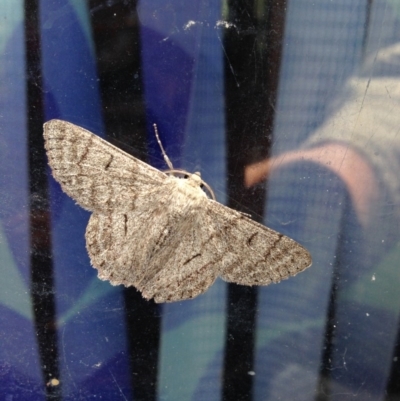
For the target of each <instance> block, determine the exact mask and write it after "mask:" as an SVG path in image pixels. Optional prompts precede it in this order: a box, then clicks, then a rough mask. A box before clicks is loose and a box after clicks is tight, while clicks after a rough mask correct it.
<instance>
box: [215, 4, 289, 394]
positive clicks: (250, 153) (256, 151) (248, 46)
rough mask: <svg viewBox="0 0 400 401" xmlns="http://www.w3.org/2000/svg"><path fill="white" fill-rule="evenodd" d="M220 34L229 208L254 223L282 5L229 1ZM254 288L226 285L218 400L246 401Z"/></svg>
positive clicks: (268, 136) (268, 139)
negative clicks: (248, 178) (252, 170)
mask: <svg viewBox="0 0 400 401" xmlns="http://www.w3.org/2000/svg"><path fill="white" fill-rule="evenodd" d="M228 12H229V15H228V22H229V23H230V24H231V25H230V26H231V27H232V28H230V29H229V30H227V31H226V32H225V37H224V47H225V96H226V97H225V102H226V126H227V147H228V158H227V165H228V168H227V170H228V197H229V205H230V206H231V207H235V208H238V207H237V206H238V204H239V205H240V206H239V209H240V210H241V211H244V212H247V213H252V212H253V213H254V212H255V214H256V215H257V217H258V218H257V219H258V220H260V219H261V218H262V217H261V216H262V215H263V213H264V203H265V196H266V193H265V187H263V186H261V185H260V186H258V187H256V188H252V189H251V190H248V189H246V188H245V187H244V184H243V172H244V168H245V166H246V165H248V164H250V163H253V162H256V161H259V160H261V159H264V158H266V157H268V155H269V152H270V145H271V143H272V132H273V128H274V119H275V104H276V98H277V91H278V84H279V74H280V65H281V56H282V40H283V35H284V26H285V16H286V1H282V0H277V1H274V2H269V1H266V0H260V1H249V0H230V1H228ZM256 310H257V289H256V288H254V287H253V288H250V287H242V286H237V285H233V284H231V285H229V287H228V305H227V313H228V317H227V334H226V348H225V361H224V376H223V396H222V398H223V400H224V401H230V400H235V401H242V400H243V401H245V400H246V401H247V400H251V399H252V387H253V380H252V378H253V376H252V374H251V371H252V370H253V359H254V356H253V354H254V341H255V325H256Z"/></svg>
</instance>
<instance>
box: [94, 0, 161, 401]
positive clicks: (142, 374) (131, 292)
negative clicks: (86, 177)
mask: <svg viewBox="0 0 400 401" xmlns="http://www.w3.org/2000/svg"><path fill="white" fill-rule="evenodd" d="M90 9H91V10H92V12H91V17H92V26H93V32H94V40H95V45H96V54H97V68H98V73H99V79H100V90H101V99H102V104H103V115H104V122H105V127H106V133H107V136H108V139H109V140H110V141H111V142H113V140H116V142H117V143H115V144H116V145H117V146H119V147H122V148H123V149H124V150H125V151H128V152H130V153H134V155H135V156H137V157H139V158H141V159H142V160H143V159H144V160H145V157H143V153H145V152H146V149H147V137H146V130H145V109H144V99H143V81H142V77H143V75H142V68H141V48H140V29H139V28H140V27H139V20H138V16H137V11H136V2H135V1H131V2H115V3H114V4H111V3H110V2H108V1H105V0H91V1H90ZM124 297H125V306H126V323H127V331H128V332H127V338H128V341H129V352H130V362H131V380H132V386H133V394H134V398H135V399H136V400H143V401H153V400H156V399H157V375H158V355H159V338H160V314H159V308H158V306H157V305H156V304H155V303H154V302H153V301H150V302H148V301H146V300H144V299H143V298H142V296H141V295H140V293H139V292H138V291H136V289H134V288H132V287H131V288H127V289H125V290H124Z"/></svg>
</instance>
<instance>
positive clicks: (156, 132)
mask: <svg viewBox="0 0 400 401" xmlns="http://www.w3.org/2000/svg"><path fill="white" fill-rule="evenodd" d="M153 127H154V133H155V134H156V138H157V142H158V145H159V146H160V149H161V153H162V155H163V157H164V160H165V163H167V166H168V167H169V169H170V170H173V169H174V166H173V165H172V163H171V160H169V157H168V156H167V154H166V153H165V150H164V147H163V146H162V143H161V140H160V137H159V136H158V129H157V124H153Z"/></svg>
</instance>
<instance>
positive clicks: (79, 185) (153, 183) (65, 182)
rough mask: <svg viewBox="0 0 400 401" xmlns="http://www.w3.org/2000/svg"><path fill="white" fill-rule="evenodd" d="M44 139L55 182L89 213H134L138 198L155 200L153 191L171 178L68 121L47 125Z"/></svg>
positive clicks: (52, 121)
mask: <svg viewBox="0 0 400 401" xmlns="http://www.w3.org/2000/svg"><path fill="white" fill-rule="evenodd" d="M44 138H45V147H46V150H47V155H48V159H49V164H50V166H51V168H52V172H53V176H54V178H55V179H56V180H57V181H58V182H59V183H60V184H61V187H62V189H63V190H64V192H66V193H67V194H68V195H69V196H71V197H72V198H73V199H75V200H76V201H77V202H78V204H79V205H80V206H82V207H83V208H85V209H87V210H91V211H99V212H112V211H113V210H115V209H118V210H120V211H129V210H133V209H134V208H135V202H136V200H137V198H138V197H140V196H146V197H148V198H151V197H152V191H153V190H154V189H156V188H157V187H158V186H159V185H160V184H161V183H162V182H163V181H164V180H165V178H166V177H167V176H166V174H164V173H162V172H161V171H159V170H156V169H155V168H153V167H151V166H149V165H147V164H146V163H143V162H141V161H140V160H138V159H136V158H134V157H131V156H130V155H128V154H127V153H125V152H123V151H121V150H120V149H118V148H116V147H115V146H113V145H111V144H110V143H108V142H106V141H104V140H102V139H101V138H99V137H98V136H96V135H93V134H92V133H91V132H89V131H87V130H85V129H83V128H81V127H78V126H77V125H74V124H71V123H68V122H66V121H61V120H51V121H49V122H47V123H46V124H45V125H44Z"/></svg>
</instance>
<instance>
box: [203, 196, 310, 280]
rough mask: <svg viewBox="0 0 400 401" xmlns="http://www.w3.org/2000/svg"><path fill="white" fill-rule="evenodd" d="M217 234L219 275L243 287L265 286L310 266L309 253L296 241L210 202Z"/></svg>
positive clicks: (210, 210) (209, 211)
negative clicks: (219, 256) (219, 255)
mask: <svg viewBox="0 0 400 401" xmlns="http://www.w3.org/2000/svg"><path fill="white" fill-rule="evenodd" d="M207 209H208V214H211V215H213V216H214V218H213V219H212V220H213V221H214V224H215V227H214V230H215V231H216V232H218V233H219V241H218V242H217V247H218V248H220V249H218V252H217V253H218V254H221V259H220V261H219V263H220V275H221V277H222V279H224V280H225V281H228V282H231V283H236V284H242V285H268V284H271V283H278V282H279V281H281V280H283V279H286V278H288V277H290V276H295V275H296V274H297V273H300V272H302V271H303V270H305V269H306V268H307V267H309V266H311V256H310V254H309V252H308V251H307V250H306V249H305V248H303V247H302V246H301V245H300V244H298V243H297V242H296V241H294V240H292V239H290V238H289V237H286V236H285V235H283V234H280V233H278V232H276V231H274V230H271V229H270V228H267V227H265V226H263V225H261V224H258V223H257V222H255V221H253V220H251V219H249V218H248V217H247V216H245V215H243V214H241V213H239V212H237V211H235V210H233V209H230V208H228V207H226V206H223V205H221V204H220V203H217V202H214V201H212V200H209V201H208V203H207Z"/></svg>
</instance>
